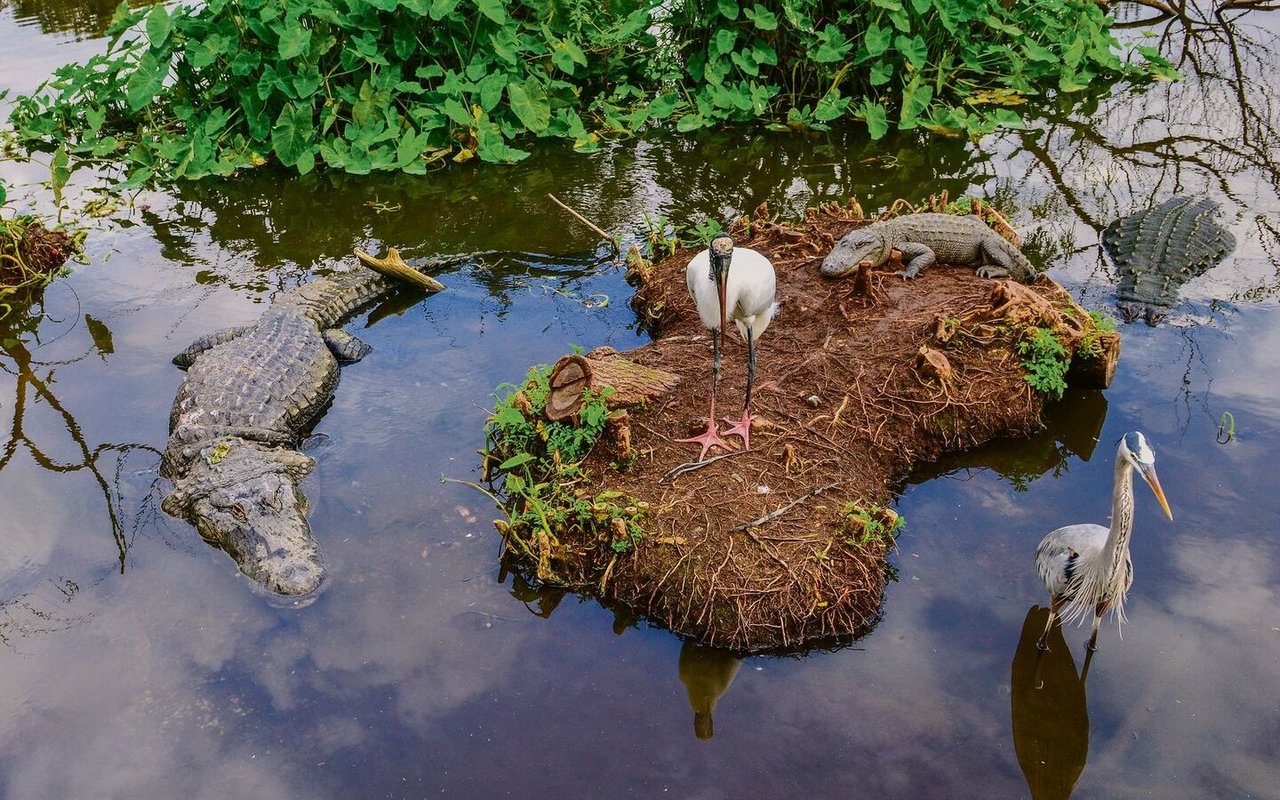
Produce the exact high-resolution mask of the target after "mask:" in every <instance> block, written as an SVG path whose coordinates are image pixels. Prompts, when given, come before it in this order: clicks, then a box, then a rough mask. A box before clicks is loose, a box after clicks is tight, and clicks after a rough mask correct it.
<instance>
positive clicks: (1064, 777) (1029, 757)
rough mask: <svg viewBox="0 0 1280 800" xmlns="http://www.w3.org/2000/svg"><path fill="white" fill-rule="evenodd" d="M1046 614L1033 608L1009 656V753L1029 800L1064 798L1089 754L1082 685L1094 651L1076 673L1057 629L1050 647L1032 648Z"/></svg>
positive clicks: (1073, 663) (1045, 610) (1087, 711)
mask: <svg viewBox="0 0 1280 800" xmlns="http://www.w3.org/2000/svg"><path fill="white" fill-rule="evenodd" d="M1048 619H1049V610H1048V609H1047V608H1041V607H1040V606H1032V607H1031V610H1030V611H1028V612H1027V618H1026V620H1025V621H1024V622H1023V623H1022V636H1021V637H1020V638H1019V639H1018V650H1017V652H1016V653H1014V655H1013V675H1012V678H1011V689H1012V691H1011V698H1012V700H1011V705H1012V707H1013V749H1014V752H1016V753H1017V755H1018V765H1019V766H1020V767H1022V774H1023V775H1024V776H1025V777H1026V779H1027V786H1028V787H1029V788H1030V789H1031V797H1032V800H1066V799H1067V798H1069V797H1070V796H1071V792H1072V790H1073V789H1074V788H1075V785H1076V781H1078V780H1079V779H1080V773H1082V772H1083V771H1084V763H1085V759H1086V758H1087V757H1088V755H1089V709H1088V707H1087V706H1086V704H1085V694H1084V682H1085V678H1086V677H1087V676H1088V674H1089V661H1090V659H1092V658H1093V651H1088V653H1087V655H1086V656H1085V659H1084V669H1083V670H1082V671H1081V672H1080V673H1077V672H1076V662H1075V659H1074V658H1072V656H1071V648H1069V647H1067V645H1066V642H1065V641H1064V640H1063V638H1062V627H1061V626H1054V628H1053V630H1051V631H1050V632H1049V649H1048V650H1041V649H1039V648H1038V647H1036V642H1037V640H1038V638H1039V634H1040V631H1042V630H1043V629H1044V626H1045V623H1046V622H1048Z"/></svg>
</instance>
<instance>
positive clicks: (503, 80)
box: [476, 72, 507, 111]
mask: <svg viewBox="0 0 1280 800" xmlns="http://www.w3.org/2000/svg"><path fill="white" fill-rule="evenodd" d="M506 87H507V76H506V75H505V74H504V73H501V72H494V73H490V74H489V75H488V76H487V77H486V78H485V79H484V80H482V81H480V83H479V84H478V85H477V86H476V88H477V89H479V90H480V108H482V109H484V110H485V111H493V109H494V108H496V107H497V106H498V103H500V102H501V101H502V90H503V89H505V88H506Z"/></svg>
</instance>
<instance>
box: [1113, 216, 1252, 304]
mask: <svg viewBox="0 0 1280 800" xmlns="http://www.w3.org/2000/svg"><path fill="white" fill-rule="evenodd" d="M1217 214H1218V204H1217V203H1215V202H1214V201H1213V200H1210V199H1209V198H1207V197H1201V198H1195V197H1173V198H1170V199H1169V200H1166V201H1164V202H1163V203H1161V204H1160V205H1158V206H1156V207H1155V208H1148V209H1146V210H1144V211H1139V212H1137V213H1136V214H1130V215H1129V216H1127V217H1121V218H1120V219H1118V220H1116V221H1115V222H1113V223H1111V224H1110V225H1108V226H1107V228H1106V230H1104V231H1103V232H1102V249H1103V250H1105V251H1106V253H1107V255H1108V256H1110V257H1111V260H1112V262H1114V263H1115V265H1116V271H1117V272H1118V273H1119V275H1120V283H1119V285H1117V286H1116V299H1117V301H1118V302H1117V305H1118V306H1119V308H1120V313H1121V314H1123V315H1124V318H1125V319H1126V320H1128V321H1129V322H1132V321H1134V320H1136V319H1139V318H1142V319H1144V320H1145V321H1146V322H1147V324H1148V325H1155V324H1156V323H1157V322H1159V321H1160V320H1161V319H1162V318H1163V317H1164V315H1165V314H1167V313H1169V309H1171V308H1173V305H1174V304H1175V303H1177V302H1178V288H1179V287H1180V286H1182V284H1184V283H1186V282H1187V281H1189V280H1191V279H1192V278H1194V277H1196V276H1197V275H1202V274H1203V273H1205V272H1207V271H1208V270H1209V268H1210V267H1212V266H1214V265H1216V264H1218V263H1219V262H1221V261H1222V260H1223V259H1224V258H1226V257H1227V256H1228V255H1229V254H1230V253H1231V251H1232V250H1234V249H1235V247H1236V239H1235V237H1234V236H1232V235H1231V232H1230V231H1228V230H1227V229H1226V228H1223V227H1222V226H1221V225H1219V224H1218V223H1217V222H1216V221H1215V219H1214V218H1215V217H1216V216H1217Z"/></svg>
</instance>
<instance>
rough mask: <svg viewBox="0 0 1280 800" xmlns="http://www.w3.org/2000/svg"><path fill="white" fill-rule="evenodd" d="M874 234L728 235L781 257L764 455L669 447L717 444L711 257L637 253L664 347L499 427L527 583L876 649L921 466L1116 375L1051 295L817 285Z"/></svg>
mask: <svg viewBox="0 0 1280 800" xmlns="http://www.w3.org/2000/svg"><path fill="white" fill-rule="evenodd" d="M945 205H946V202H945V199H943V200H942V201H941V202H937V201H935V202H933V203H932V208H929V209H921V210H942V207H943V206H945ZM897 210H898V207H895V209H893V210H892V211H897ZM978 211H979V213H983V212H982V209H981V208H979V209H978ZM891 213H892V212H891ZM985 216H986V218H987V219H988V221H989V222H991V223H993V224H992V226H993V227H994V228H995V229H996V230H997V231H998V232H1000V233H1001V235H1004V236H1006V237H1007V238H1011V239H1013V240H1014V241H1015V243H1016V235H1015V234H1013V232H1012V231H1011V230H1009V229H1008V226H1007V225H1004V224H1002V223H1003V220H1002V219H1000V218H999V216H998V215H995V214H993V213H991V212H985ZM873 221H875V220H874V219H868V218H866V217H865V216H864V215H863V214H862V211H861V209H860V208H859V207H858V205H857V204H856V203H850V204H849V205H848V206H838V205H834V204H833V205H829V206H826V207H823V208H820V209H811V210H810V211H809V213H808V214H807V215H806V217H805V219H803V220H799V221H796V222H792V223H782V222H777V221H774V220H772V219H770V218H769V216H768V212H767V210H766V209H763V208H762V209H758V210H757V211H756V213H755V214H754V215H753V216H752V217H750V218H744V219H742V220H739V221H738V222H737V223H735V224H734V226H733V227H732V230H731V233H732V234H733V235H734V238H735V240H736V242H737V244H738V245H739V246H745V247H751V248H754V249H756V250H759V251H760V252H762V253H764V254H765V255H767V256H768V257H769V258H770V259H771V260H772V261H773V264H774V266H775V268H776V270H777V275H778V300H779V302H780V303H781V310H780V312H779V314H778V316H777V318H776V319H775V320H774V321H773V323H772V324H771V325H770V326H769V330H768V333H767V335H766V336H764V337H762V338H761V340H760V342H759V343H758V347H759V365H758V369H757V372H756V380H757V386H756V391H755V393H754V396H753V402H752V411H753V413H755V414H756V415H757V416H758V417H759V418H760V420H759V423H758V425H757V426H756V427H753V429H752V435H751V445H752V446H751V449H750V450H748V451H745V452H744V451H737V452H731V453H723V452H722V451H718V450H713V451H712V454H711V455H710V456H709V457H708V461H707V462H704V463H700V464H691V463H689V462H690V460H691V459H692V458H693V457H694V456H695V455H696V453H697V447H696V446H694V445H690V444H687V443H677V442H675V441H674V440H676V439H681V438H686V437H688V436H691V435H693V434H696V433H698V432H700V431H701V430H702V428H704V427H705V424H706V419H705V414H706V398H707V393H708V391H709V389H710V380H711V375H710V373H711V370H710V362H711V352H710V338H709V335H708V333H707V331H706V330H705V329H704V328H703V327H702V325H701V324H700V322H699V321H698V316H697V313H696V311H695V310H694V308H693V305H692V302H691V301H690V300H689V298H688V295H687V292H686V289H685V278H684V271H685V265H686V264H687V263H688V260H689V258H690V257H691V256H692V254H693V253H692V251H685V250H678V251H676V252H673V253H670V254H669V255H668V256H667V257H665V258H662V259H659V260H657V261H656V262H649V261H647V260H645V259H643V258H640V257H639V254H638V253H636V252H633V253H632V254H631V256H630V257H629V259H628V266H629V277H630V278H631V279H632V282H633V283H634V284H636V285H637V292H636V295H635V298H634V300H633V302H632V305H633V307H634V308H635V309H636V311H637V313H639V314H640V316H641V318H642V319H643V320H644V321H645V324H646V325H647V326H648V327H649V328H650V330H651V331H652V332H653V333H654V335H655V337H656V338H655V341H653V342H652V343H650V344H647V345H645V346H643V347H639V348H637V349H635V350H631V351H629V352H627V353H623V354H619V353H615V352H614V351H612V350H609V349H607V348H601V349H598V350H594V351H591V352H588V353H585V354H580V355H570V356H566V357H565V358H563V359H561V360H560V361H559V362H557V364H556V365H554V366H553V367H542V368H535V369H533V370H531V371H530V374H529V377H528V380H527V381H526V382H525V383H524V384H523V385H521V386H511V387H509V388H510V390H511V391H510V392H509V393H508V394H507V396H506V397H505V398H504V399H503V400H502V401H500V402H499V403H498V406H497V408H496V409H495V413H494V415H493V416H492V417H491V418H490V420H489V422H488V425H487V428H486V432H487V434H488V442H489V452H488V455H487V457H486V459H485V472H486V477H488V478H494V477H496V476H499V475H501V476H503V483H502V491H501V497H502V500H503V503H504V510H505V511H506V513H507V514H508V519H507V520H500V521H498V522H497V523H495V524H496V526H497V528H498V530H499V532H500V533H501V534H502V535H503V538H504V541H505V543H506V549H505V552H506V557H507V558H509V559H511V560H512V561H513V562H514V563H515V565H516V567H517V568H518V569H519V570H520V571H521V572H522V573H523V574H524V575H525V576H526V577H528V578H529V579H530V580H532V581H535V582H541V583H542V584H545V585H553V586H561V587H566V588H569V589H572V590H575V591H583V592H590V593H594V594H596V595H597V596H598V597H600V598H601V599H602V600H604V601H605V602H607V603H609V604H611V605H612V604H618V603H621V604H624V605H626V606H628V607H629V608H631V609H632V610H634V611H635V612H637V613H639V614H641V615H644V616H645V617H647V618H648V619H649V620H650V621H651V622H653V623H656V624H660V625H664V626H666V627H669V628H670V629H671V630H673V631H675V632H676V633H678V634H681V635H682V636H685V637H689V638H692V639H696V640H697V641H699V642H702V643H704V644H710V645H715V646H721V647H726V648H730V649H733V650H737V651H742V652H759V651H771V650H785V649H793V648H800V647H809V646H815V645H828V644H838V643H840V642H842V641H848V640H850V639H852V638H856V637H857V636H859V635H862V634H863V633H866V632H867V631H869V630H870V629H871V627H872V626H873V625H874V624H875V623H876V621H877V620H878V618H879V613H880V606H881V600H882V597H883V592H884V586H885V582H886V580H887V578H888V572H889V570H888V567H887V560H886V557H887V555H888V553H889V551H890V549H891V548H893V546H894V541H895V537H896V536H897V535H898V534H899V529H900V528H901V526H902V521H901V520H900V519H899V518H898V517H897V515H896V514H895V513H894V512H893V511H892V510H891V509H889V508H888V505H889V504H890V503H891V502H892V501H893V499H894V488H895V487H897V486H900V485H901V483H902V481H903V480H904V479H905V478H906V477H907V475H908V474H909V473H910V472H911V470H912V468H913V467H915V466H917V465H919V464H922V463H926V462H929V461H933V460H935V459H937V458H939V457H940V456H941V455H943V454H944V453H948V452H953V451H958V450H963V449H965V448H970V447H974V446H976V445H979V444H981V443H983V442H986V441H989V440H991V439H994V438H997V437H1012V436H1025V435H1027V434H1029V433H1031V432H1032V431H1034V430H1036V429H1038V428H1039V427H1040V426H1041V424H1042V423H1041V413H1042V411H1043V408H1044V405H1045V403H1046V402H1050V401H1052V400H1053V399H1056V397H1060V396H1061V391H1062V389H1063V388H1065V386H1066V385H1067V384H1068V383H1069V384H1071V385H1078V386H1088V387H1098V388H1101V387H1105V386H1106V385H1107V384H1109V383H1110V379H1111V375H1112V373H1113V371H1114V368H1115V362H1116V359H1117V358H1118V356H1119V337H1118V334H1116V333H1115V332H1114V326H1110V325H1107V324H1106V323H1105V322H1104V321H1101V320H1100V318H1099V317H1097V316H1093V315H1090V314H1088V313H1086V312H1085V311H1084V310H1083V309H1082V308H1080V307H1079V306H1078V305H1077V304H1076V303H1075V302H1074V301H1072V299H1071V297H1070V296H1069V295H1068V294H1067V293H1066V292H1065V291H1064V290H1063V289H1062V288H1061V287H1059V286H1058V285H1057V284H1056V283H1054V282H1053V281H1052V280H1051V279H1049V278H1048V277H1046V276H1041V277H1040V278H1039V279H1038V280H1037V281H1036V282H1035V283H1034V284H1032V285H1029V286H1024V285H1021V284H1018V283H1016V282H1013V281H1009V280H988V279H985V278H980V277H978V276H977V275H976V274H975V273H974V269H973V268H972V267H958V266H945V265H935V266H933V267H930V268H929V269H928V270H926V271H925V272H924V273H923V274H922V275H921V276H920V277H918V278H916V279H915V280H914V281H910V282H906V281H903V280H902V279H901V278H899V277H898V276H896V275H894V270H896V269H899V268H901V265H900V264H899V263H897V261H896V259H895V261H893V262H891V263H890V264H887V265H885V266H884V267H882V268H880V269H876V270H862V274H861V275H860V277H858V278H854V279H842V280H830V279H824V278H822V277H821V276H820V275H819V274H818V265H819V264H820V263H821V261H822V258H823V257H824V256H825V255H826V254H827V253H828V252H829V251H830V249H831V247H832V245H833V244H834V243H835V242H836V241H837V240H838V239H839V238H840V237H842V236H843V235H845V234H846V233H848V232H849V231H850V230H852V229H854V228H855V227H858V226H862V225H867V224H870V223H871V222H873ZM1100 322H1101V324H1100ZM726 340H727V342H726V346H725V353H724V372H723V374H722V379H721V382H720V391H719V398H720V402H719V405H720V408H721V409H723V410H725V413H726V414H727V415H728V416H734V415H736V414H737V413H738V412H739V411H740V410H741V409H740V406H739V405H736V403H740V402H741V398H742V395H743V391H744V387H745V380H746V368H745V362H746V354H745V344H744V343H742V342H740V341H738V338H737V335H736V333H735V334H731V335H729V336H727V337H726ZM733 441H735V442H736V441H737V440H736V439H734V440H733Z"/></svg>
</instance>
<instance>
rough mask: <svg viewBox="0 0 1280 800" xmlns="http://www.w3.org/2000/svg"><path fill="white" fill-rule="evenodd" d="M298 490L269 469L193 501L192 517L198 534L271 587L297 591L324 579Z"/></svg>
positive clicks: (285, 476) (291, 592)
mask: <svg viewBox="0 0 1280 800" xmlns="http://www.w3.org/2000/svg"><path fill="white" fill-rule="evenodd" d="M304 508H305V503H304V500H303V497H302V495H301V494H300V493H299V491H298V489H297V487H295V486H294V485H293V482H292V480H291V478H290V476H289V475H288V473H280V472H268V473H267V474H264V475H257V476H254V477H252V478H249V479H246V480H244V481H242V482H240V483H237V484H234V485H232V486H228V487H225V488H221V489H218V490H217V491H214V492H213V493H212V494H210V495H209V496H208V497H205V498H201V499H199V500H197V501H196V502H195V503H194V504H193V505H192V507H191V510H190V516H191V518H192V519H193V521H194V522H195V524H196V528H197V529H198V530H199V531H200V535H201V536H203V537H204V538H205V540H206V541H208V542H210V543H211V544H213V545H215V546H217V547H220V548H222V549H223V550H225V551H227V553H229V554H230V555H231V557H232V558H234V559H235V561H236V563H237V564H239V566H240V571H241V572H243V573H244V574H245V575H246V576H248V577H249V578H251V579H253V580H254V581H256V582H258V583H259V584H261V585H262V586H263V587H264V588H266V589H268V590H269V591H272V592H275V593H276V594H282V595H289V596H297V595H304V594H309V593H311V592H314V591H315V590H316V589H318V588H319V587H320V584H321V583H322V582H323V581H324V578H325V566H324V562H323V560H322V559H321V557H320V548H319V546H318V545H317V544H316V542H315V539H314V538H313V537H312V535H311V526H310V525H308V524H307V519H306V516H305V514H304Z"/></svg>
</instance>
